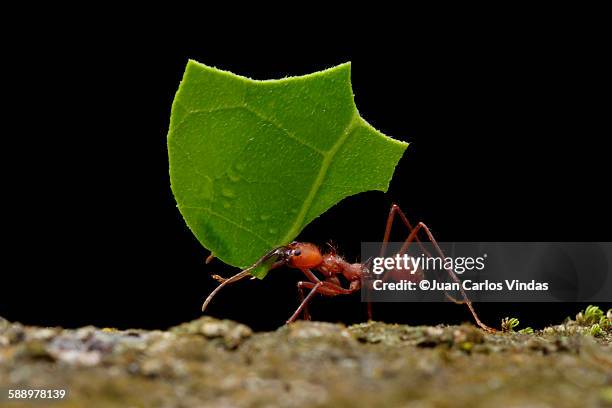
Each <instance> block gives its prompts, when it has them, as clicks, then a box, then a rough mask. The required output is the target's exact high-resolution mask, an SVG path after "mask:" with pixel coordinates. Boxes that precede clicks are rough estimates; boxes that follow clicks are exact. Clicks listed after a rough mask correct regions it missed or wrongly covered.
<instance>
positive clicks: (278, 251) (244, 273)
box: [202, 246, 287, 312]
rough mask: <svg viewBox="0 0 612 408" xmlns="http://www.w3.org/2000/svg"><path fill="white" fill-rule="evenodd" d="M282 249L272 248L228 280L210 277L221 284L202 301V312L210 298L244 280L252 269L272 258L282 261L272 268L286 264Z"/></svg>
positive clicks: (214, 276) (282, 247) (216, 276)
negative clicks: (224, 288) (226, 287)
mask: <svg viewBox="0 0 612 408" xmlns="http://www.w3.org/2000/svg"><path fill="white" fill-rule="evenodd" d="M284 249H285V247H284V246H281V247H277V248H274V249H273V250H271V251H270V252H268V253H267V254H265V255H264V256H262V257H261V258H259V259H258V260H257V262H255V263H254V264H253V265H251V266H249V267H248V268H246V269H245V270H243V271H241V272H238V273H237V274H236V275H234V276H232V277H230V278H227V279H225V278H222V277H221V276H219V275H213V276H212V277H213V279H214V280H216V281H217V282H221V284H220V285H219V286H217V287H216V288H215V290H213V291H212V292H211V294H210V295H208V297H207V298H206V300H205V301H204V304H202V312H204V311H205V310H206V307H208V304H209V303H210V301H211V300H212V298H213V297H215V295H216V294H217V292H219V291H220V290H221V289H222V288H223V287H224V286H225V285H229V284H230V283H234V282H238V281H239V280H240V279H244V278H246V277H247V276H249V274H250V273H251V271H252V270H253V269H255V268H257V267H258V266H260V265H261V264H263V263H264V262H266V261H268V260H269V259H271V258H272V257H274V256H277V257H283V259H282V260H280V261H277V262H275V263H274V265H273V268H274V267H276V266H279V265H277V264H284V263H286V262H287V261H286V259H284V252H283V251H282V250H284Z"/></svg>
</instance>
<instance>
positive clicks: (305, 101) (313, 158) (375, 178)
mask: <svg viewBox="0 0 612 408" xmlns="http://www.w3.org/2000/svg"><path fill="white" fill-rule="evenodd" d="M406 146H407V144H406V143H403V142H400V141H397V140H394V139H391V138H388V137H386V136H384V135H383V134H382V133H380V132H378V131H377V130H376V129H374V128H373V127H371V126H370V125H369V124H368V123H367V122H366V121H365V120H364V119H363V118H361V116H359V113H358V112H357V109H356V107H355V103H354V101H353V93H352V89H351V83H350V64H343V65H339V66H337V67H334V68H331V69H328V70H325V71H321V72H316V73H313V74H310V75H305V76H301V77H290V78H284V79H280V80H269V81H256V80H252V79H248V78H244V77H241V76H238V75H234V74H232V73H230V72H226V71H221V70H219V69H216V68H212V67H208V66H206V65H202V64H200V63H197V62H195V61H191V60H190V61H189V62H188V63H187V68H186V69H185V74H184V76H183V79H182V81H181V84H180V86H179V90H178V92H177V94H176V96H175V98H174V103H173V104H172V116H171V119H170V131H169V134H168V153H169V159H170V180H171V185H172V191H173V193H174V197H175V199H176V202H177V204H178V208H179V210H180V212H181V214H182V215H183V217H184V218H185V221H186V222H187V225H188V226H189V227H190V229H191V230H192V231H193V233H194V234H195V236H196V237H197V238H198V240H199V241H200V242H201V243H202V245H204V247H206V248H208V249H209V250H211V251H212V253H214V254H215V256H216V257H217V258H219V259H221V260H222V261H224V262H226V263H228V264H230V265H233V266H237V267H241V268H244V267H247V266H249V265H251V264H253V263H254V262H255V261H256V260H257V259H259V257H261V256H262V255H263V254H264V253H266V252H267V251H269V250H270V249H271V248H273V247H276V246H279V245H284V244H286V243H288V242H291V241H292V240H293V239H294V238H295V237H297V235H298V234H299V233H300V231H302V229H303V228H304V227H305V226H306V225H308V223H310V222H311V221H312V220H313V219H315V218H316V217H318V216H319V215H321V214H322V213H323V212H325V211H326V210H327V209H329V208H330V207H332V206H333V205H335V204H336V203H338V202H339V201H340V200H342V199H343V198H345V197H347V196H350V195H353V194H357V193H359V192H363V191H368V190H382V191H386V190H387V187H388V185H389V181H390V179H391V176H392V175H393V170H394V168H395V166H396V164H397V162H398V161H399V159H400V158H401V156H402V154H403V153H404V150H405V149H406ZM266 272H267V268H264V270H263V271H262V270H260V271H258V272H257V274H256V275H257V276H258V277H263V276H265V273H266Z"/></svg>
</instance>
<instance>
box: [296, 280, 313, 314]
mask: <svg viewBox="0 0 612 408" xmlns="http://www.w3.org/2000/svg"><path fill="white" fill-rule="evenodd" d="M307 283H310V282H298V283H297V287H298V293H299V294H300V304H301V303H302V302H303V301H304V287H305V286H308V285H305V284H307ZM310 284H311V285H312V283H310ZM304 320H311V318H310V313H309V312H308V305H307V304H306V305H304Z"/></svg>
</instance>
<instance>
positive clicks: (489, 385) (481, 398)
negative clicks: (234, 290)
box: [0, 316, 612, 407]
mask: <svg viewBox="0 0 612 408" xmlns="http://www.w3.org/2000/svg"><path fill="white" fill-rule="evenodd" d="M578 317H580V316H578ZM577 320H579V319H577ZM595 334H596V335H593V333H592V332H591V326H590V325H585V324H581V323H577V322H575V321H567V322H565V323H564V324H562V325H559V326H553V327H550V328H547V329H545V330H542V331H538V332H536V333H533V334H519V333H515V332H509V333H499V334H486V333H483V332H482V331H480V330H478V329H476V328H475V327H473V326H470V325H463V326H436V327H425V326H417V327H413V326H403V325H389V324H384V323H378V322H370V323H364V324H359V325H354V326H350V327H345V326H342V325H339V324H329V323H320V322H297V323H295V324H292V325H291V326H288V327H281V328H279V329H278V330H276V331H274V332H268V333H253V332H252V331H251V329H249V328H248V327H246V326H244V325H241V324H238V323H234V322H231V321H225V320H216V319H213V318H209V317H203V318H201V319H199V320H196V321H193V322H190V323H185V324H183V325H181V326H177V327H174V328H172V329H170V330H168V331H143V330H127V331H118V330H114V329H98V328H95V327H83V328H80V329H77V330H65V329H61V328H41V327H24V326H22V325H20V324H19V323H10V322H8V321H6V320H3V319H1V318H0V406H3V407H5V406H6V407H12V406H15V407H18V406H34V407H41V406H52V407H219V406H222V407H223V406H226V407H246V406H256V407H276V406H281V407H295V406H297V407H300V406H304V407H318V406H333V407H345V406H346V407H349V406H367V407H387V406H414V407H429V406H442V407H444V406H471V407H473V406H475V407H478V406H482V407H497V406H521V407H522V406H530V407H547V406H550V407H563V406H607V405H610V406H612V349H611V346H610V344H611V343H612V330H610V328H609V327H604V330H603V331H601V332H599V331H598V332H597V333H595ZM9 389H65V390H66V391H67V395H66V397H65V398H63V399H58V400H44V401H41V400H40V399H39V400H33V399H30V400H25V399H19V400H8V399H7V395H8V390H9Z"/></svg>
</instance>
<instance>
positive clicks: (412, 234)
mask: <svg viewBox="0 0 612 408" xmlns="http://www.w3.org/2000/svg"><path fill="white" fill-rule="evenodd" d="M398 208H399V207H398ZM399 211H400V213H401V210H399ZM401 214H403V213H401ZM421 229H422V230H424V231H425V234H427V238H428V239H429V241H430V242H431V243H432V245H433V246H434V248H435V250H436V252H437V253H438V255H439V256H440V257H442V259H443V260H444V259H446V256H445V255H444V252H442V249H441V248H440V246H439V245H438V242H437V241H436V239H435V238H434V236H433V234H432V233H431V231H430V229H429V228H428V227H427V225H425V224H423V223H422V222H419V223H418V224H417V226H416V227H415V228H414V229H413V230H412V231H411V232H410V235H408V238H406V241H404V245H403V246H402V249H401V250H400V254H402V253H403V252H405V251H406V250H407V249H408V247H409V246H410V244H411V243H412V242H413V241H414V240H415V238H416V236H417V234H418V232H419V231H420V230H421ZM444 269H446V271H447V272H448V274H449V276H450V277H451V279H453V280H454V281H455V282H456V283H458V284H459V292H460V293H461V296H462V297H463V300H464V302H465V304H466V305H467V307H468V309H470V312H471V313H472V316H473V317H474V320H475V321H476V323H477V324H478V326H480V327H481V328H482V329H484V330H485V331H488V332H489V333H495V332H496V331H497V330H495V329H493V328H491V327H489V326H487V325H486V324H484V323H483V322H481V321H480V319H479V318H478V315H477V314H476V310H475V309H474V306H473V305H472V302H471V301H470V298H468V296H467V294H466V293H465V291H464V290H463V287H462V286H461V280H459V278H458V277H457V275H455V273H454V272H453V271H452V270H451V269H449V268H444ZM447 296H448V295H447Z"/></svg>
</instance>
